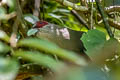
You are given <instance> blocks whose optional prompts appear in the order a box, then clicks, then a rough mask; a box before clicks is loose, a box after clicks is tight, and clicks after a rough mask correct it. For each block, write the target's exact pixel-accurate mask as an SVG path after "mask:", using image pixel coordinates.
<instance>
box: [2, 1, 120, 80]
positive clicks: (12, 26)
mask: <svg viewBox="0 0 120 80" xmlns="http://www.w3.org/2000/svg"><path fill="white" fill-rule="evenodd" d="M34 1H39V0H1V1H0V80H27V79H30V80H120V77H119V73H120V68H119V65H120V56H119V55H120V54H119V53H120V49H119V48H120V45H119V38H120V36H119V34H120V31H119V29H120V25H119V23H120V22H119V21H120V16H119V15H117V13H119V10H120V9H119V6H117V8H118V9H114V10H116V11H113V9H111V8H110V6H111V4H113V2H112V0H110V1H109V3H108V1H106V0H101V1H102V2H101V5H102V6H105V7H107V8H105V9H103V10H104V11H106V12H105V13H107V15H108V16H105V17H107V18H108V23H109V25H110V27H111V28H109V29H110V30H112V34H114V37H111V36H110V37H109V33H107V31H106V30H107V29H106V28H104V25H105V24H106V23H105V22H104V24H103V22H102V21H103V18H104V17H103V18H102V17H101V16H100V13H99V12H98V11H97V10H98V9H97V7H96V6H97V5H96V3H95V2H88V1H86V0H83V2H80V1H79V0H65V1H70V2H68V3H70V4H71V2H73V3H75V4H74V5H75V6H73V7H68V4H66V3H67V2H64V0H63V3H61V0H54V1H50V0H44V4H41V5H37V6H40V12H39V9H38V10H37V9H36V8H35V7H34V4H33V3H35V2H34ZM84 1H86V2H84ZM96 1H97V0H96ZM105 2H106V3H107V4H106V5H105V4H104V3H105ZM114 4H116V5H119V4H120V1H119V0H116V1H114ZM66 6H67V7H66ZM71 6H72V5H71ZM82 6H84V7H85V6H88V7H89V9H88V11H80V10H76V14H78V15H79V17H78V16H77V18H76V16H75V15H74V14H73V13H71V10H73V9H76V8H77V7H82ZM113 6H114V5H113ZM74 7H76V8H74ZM86 8H87V7H86ZM77 9H80V8H77ZM107 9H108V10H107ZM34 10H37V11H38V12H39V13H40V14H39V15H38V16H35V14H34V12H35V11H34ZM32 13H33V14H32ZM103 15H104V14H103ZM78 18H79V19H78ZM114 18H115V19H114ZM80 19H81V20H80ZM40 20H41V21H42V20H45V21H48V22H49V23H53V24H57V25H59V26H61V27H67V28H70V29H72V30H74V31H84V33H83V35H82V37H81V38H80V40H81V41H82V43H83V45H84V48H85V49H84V51H83V53H84V55H86V56H87V58H86V57H85V56H83V55H81V54H78V53H76V52H73V51H70V50H66V49H63V48H61V47H59V46H58V45H57V44H55V43H53V42H50V41H47V40H44V39H40V38H37V37H36V33H37V32H38V31H39V29H36V28H33V27H34V26H35V25H36V22H37V21H40ZM111 20H113V21H111ZM114 20H115V21H117V22H114ZM83 23H85V24H86V25H87V26H88V27H89V29H90V30H87V28H85V27H84V26H85V24H83ZM94 28H95V29H94ZM113 31H114V32H113ZM74 36H76V35H74ZM71 47H72V46H71Z"/></svg>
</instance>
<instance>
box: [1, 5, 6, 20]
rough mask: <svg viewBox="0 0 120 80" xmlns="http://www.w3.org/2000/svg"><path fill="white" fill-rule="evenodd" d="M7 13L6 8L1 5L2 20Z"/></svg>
mask: <svg viewBox="0 0 120 80" xmlns="http://www.w3.org/2000/svg"><path fill="white" fill-rule="evenodd" d="M5 14H6V9H5V8H3V7H0V20H2V19H5V18H4V16H5Z"/></svg>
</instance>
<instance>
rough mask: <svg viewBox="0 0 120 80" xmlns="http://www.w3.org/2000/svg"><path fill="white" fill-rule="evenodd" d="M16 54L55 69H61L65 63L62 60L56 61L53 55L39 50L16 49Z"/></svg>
mask: <svg viewBox="0 0 120 80" xmlns="http://www.w3.org/2000/svg"><path fill="white" fill-rule="evenodd" d="M14 56H16V57H22V58H23V59H26V60H28V61H32V62H35V63H38V64H39V65H42V66H44V67H49V68H50V69H52V70H53V71H56V70H57V69H60V68H61V67H63V65H64V64H63V63H62V62H60V61H56V60H55V59H53V58H52V57H50V56H48V55H45V54H42V53H39V52H32V51H16V52H15V54H14Z"/></svg>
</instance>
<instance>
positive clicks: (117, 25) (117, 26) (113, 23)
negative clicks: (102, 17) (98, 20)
mask: <svg viewBox="0 0 120 80" xmlns="http://www.w3.org/2000/svg"><path fill="white" fill-rule="evenodd" d="M108 22H109V24H110V26H112V27H114V28H116V29H119V30H120V23H118V22H117V21H114V19H110V18H109V19H108Z"/></svg>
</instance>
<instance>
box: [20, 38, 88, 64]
mask: <svg viewBox="0 0 120 80" xmlns="http://www.w3.org/2000/svg"><path fill="white" fill-rule="evenodd" d="M18 46H25V47H31V48H35V49H39V50H41V51H45V52H47V53H50V54H52V55H57V56H59V57H61V58H63V59H67V60H69V61H72V62H74V63H76V64H79V65H86V62H85V60H84V58H83V57H80V56H78V55H77V54H76V53H74V52H71V51H67V50H64V49H62V48H60V47H58V46H57V45H56V44H54V43H51V42H48V41H45V40H41V39H37V38H29V39H23V40H20V41H19V42H18Z"/></svg>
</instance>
